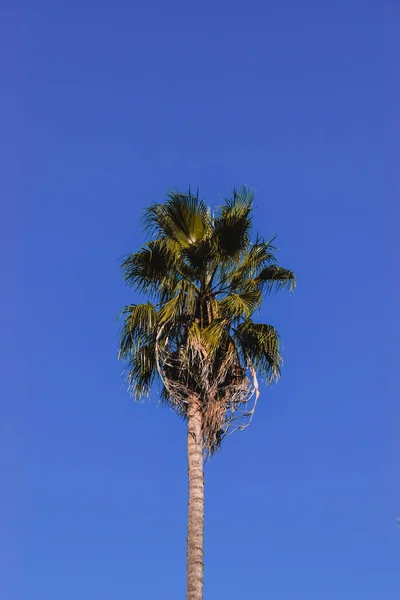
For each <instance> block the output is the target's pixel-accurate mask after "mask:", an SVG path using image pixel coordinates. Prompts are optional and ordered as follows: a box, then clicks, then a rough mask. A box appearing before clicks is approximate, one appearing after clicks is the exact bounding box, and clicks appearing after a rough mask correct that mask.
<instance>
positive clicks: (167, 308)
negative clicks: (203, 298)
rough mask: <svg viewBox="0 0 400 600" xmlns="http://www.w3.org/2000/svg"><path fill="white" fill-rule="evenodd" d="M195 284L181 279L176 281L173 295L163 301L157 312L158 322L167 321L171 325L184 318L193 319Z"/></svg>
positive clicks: (194, 311)
mask: <svg viewBox="0 0 400 600" xmlns="http://www.w3.org/2000/svg"><path fill="white" fill-rule="evenodd" d="M197 293H198V288H197V286H196V285H195V284H194V283H192V282H190V281H187V280H186V279H181V280H179V281H178V283H177V285H176V287H175V289H174V291H173V296H172V297H171V298H170V300H168V301H167V302H165V303H164V305H163V306H162V308H161V309H160V312H159V320H160V324H162V325H165V324H166V323H169V324H170V325H171V326H172V325H173V324H176V323H178V322H180V321H181V320H182V318H184V319H189V320H190V319H193V318H194V316H195V313H196V307H197Z"/></svg>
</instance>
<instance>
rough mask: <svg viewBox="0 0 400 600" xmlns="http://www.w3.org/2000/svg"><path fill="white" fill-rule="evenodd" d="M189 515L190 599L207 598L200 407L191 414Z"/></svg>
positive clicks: (191, 411)
mask: <svg viewBox="0 0 400 600" xmlns="http://www.w3.org/2000/svg"><path fill="white" fill-rule="evenodd" d="M188 471H189V515H188V537H187V596H186V598H187V600H202V599H203V569H204V563H203V539H204V472H203V434H202V415H201V412H200V410H199V408H198V406H197V405H196V404H194V405H193V406H191V407H190V408H189V413H188Z"/></svg>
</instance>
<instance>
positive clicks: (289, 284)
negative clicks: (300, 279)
mask: <svg viewBox="0 0 400 600" xmlns="http://www.w3.org/2000/svg"><path fill="white" fill-rule="evenodd" d="M257 282H258V283H259V284H260V285H261V287H262V289H264V290H265V291H267V292H269V291H278V290H284V289H286V288H289V290H290V291H291V292H292V291H293V290H294V288H295V286H296V277H295V275H294V273H293V272H292V271H289V270H288V269H283V268H282V267H278V266H277V265H270V266H268V267H266V268H265V269H263V270H262V271H261V272H260V273H259V275H258V277H257Z"/></svg>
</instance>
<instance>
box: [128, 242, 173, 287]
mask: <svg viewBox="0 0 400 600" xmlns="http://www.w3.org/2000/svg"><path fill="white" fill-rule="evenodd" d="M179 263H180V255H179V252H177V251H176V248H174V246H173V243H171V241H170V240H166V239H162V238H159V239H157V240H152V241H151V242H148V243H147V244H146V245H145V246H144V247H143V248H142V249H141V250H139V252H136V253H134V254H130V255H129V256H128V257H127V258H126V259H125V260H124V262H123V263H122V265H121V268H122V276H123V278H124V279H125V281H126V283H127V284H128V285H129V286H132V287H134V288H135V289H136V290H138V291H141V292H144V293H150V294H152V293H155V292H159V290H160V288H162V287H164V286H167V288H170V287H171V286H173V284H174V282H175V280H176V273H177V268H178V267H179Z"/></svg>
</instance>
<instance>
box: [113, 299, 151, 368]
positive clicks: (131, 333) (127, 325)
mask: <svg viewBox="0 0 400 600" xmlns="http://www.w3.org/2000/svg"><path fill="white" fill-rule="evenodd" d="M121 314H122V315H124V316H125V318H124V322H123V325H122V330H121V337H120V349H119V355H118V357H119V358H120V359H121V358H124V357H127V356H129V355H130V354H131V353H132V351H134V350H135V349H136V348H138V347H140V346H141V345H142V344H146V343H148V341H149V340H155V336H156V333H157V321H158V314H157V311H156V308H155V307H154V305H153V304H151V302H147V303H146V304H130V305H129V306H125V308H123V310H122V311H121Z"/></svg>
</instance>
